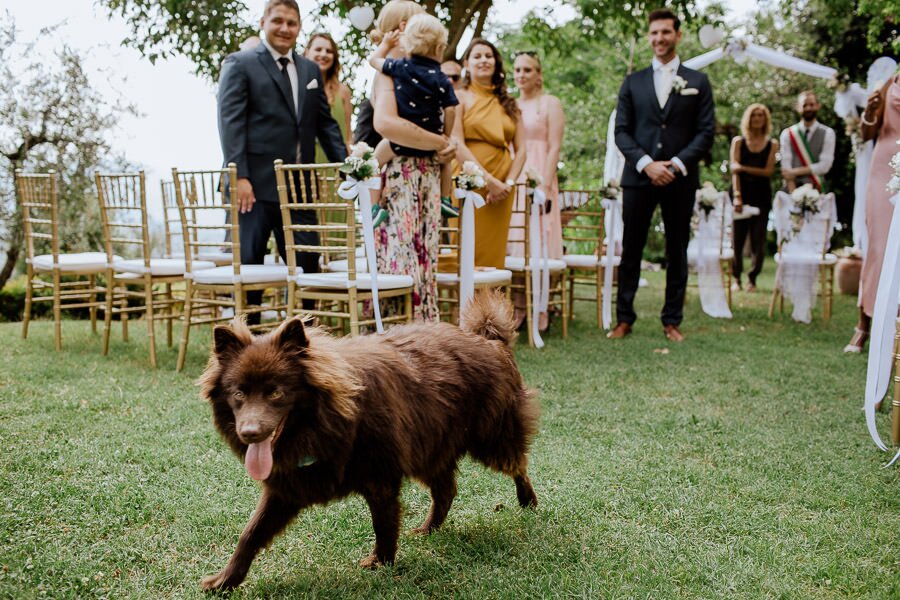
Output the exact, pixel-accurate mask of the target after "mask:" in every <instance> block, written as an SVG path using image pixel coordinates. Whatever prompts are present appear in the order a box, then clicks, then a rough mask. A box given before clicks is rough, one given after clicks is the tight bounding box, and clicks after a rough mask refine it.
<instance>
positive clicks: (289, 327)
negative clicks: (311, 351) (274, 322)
mask: <svg viewBox="0 0 900 600" xmlns="http://www.w3.org/2000/svg"><path fill="white" fill-rule="evenodd" d="M275 339H276V343H277V344H278V346H280V347H281V348H283V349H286V350H287V349H294V350H305V349H306V348H307V347H309V338H308V337H306V330H305V329H304V328H303V321H302V320H301V319H300V317H294V318H293V319H290V320H288V321H285V323H284V325H282V326H281V328H280V329H279V330H278V333H277V334H276V336H275Z"/></svg>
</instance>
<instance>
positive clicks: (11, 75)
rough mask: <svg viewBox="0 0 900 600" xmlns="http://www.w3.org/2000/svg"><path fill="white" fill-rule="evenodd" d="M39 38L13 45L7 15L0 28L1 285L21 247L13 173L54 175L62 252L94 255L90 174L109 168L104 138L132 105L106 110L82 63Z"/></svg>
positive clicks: (96, 237)
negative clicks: (50, 48) (45, 46)
mask: <svg viewBox="0 0 900 600" xmlns="http://www.w3.org/2000/svg"><path fill="white" fill-rule="evenodd" d="M52 33H53V31H52V29H51V30H47V29H45V30H43V31H41V32H40V33H39V35H38V40H36V41H35V42H32V43H30V44H23V43H18V41H17V40H16V34H15V23H14V22H13V20H12V18H11V17H9V18H8V19H7V20H6V23H5V25H4V26H3V27H2V28H0V79H2V81H4V82H5V83H4V85H3V87H2V88H0V224H2V227H0V229H2V235H3V240H2V243H3V246H4V247H5V251H6V259H5V263H4V264H3V267H2V269H0V287H3V284H4V283H6V281H7V280H8V279H9V277H10V276H11V275H12V272H13V269H14V267H15V266H16V264H17V262H18V260H19V258H20V254H21V249H22V235H23V232H22V224H21V210H20V208H21V207H20V206H19V204H18V198H17V197H16V194H15V186H14V178H15V171H16V169H23V170H26V171H46V170H48V169H54V170H56V171H57V173H58V174H59V177H60V185H59V201H60V215H61V224H62V227H61V233H60V237H61V241H62V246H61V248H62V249H63V251H70V250H86V249H89V248H93V249H97V248H98V247H99V245H100V220H99V214H98V206H97V201H96V199H94V200H93V201H90V199H91V198H94V197H93V180H92V179H91V177H92V172H93V170H94V169H96V168H98V166H100V165H103V164H110V163H111V162H113V161H112V159H111V157H110V146H109V142H108V139H107V135H108V133H109V132H110V130H111V129H112V128H113V127H115V125H116V124H117V122H118V117H119V115H121V114H122V113H123V112H126V111H133V109H132V108H131V107H130V106H127V105H119V104H111V103H110V102H109V100H107V98H106V97H105V96H104V95H102V94H101V93H100V92H98V91H97V90H96V89H94V87H93V86H92V85H91V82H90V78H89V77H88V75H87V73H86V72H85V70H84V67H83V64H84V57H83V56H81V55H80V54H79V53H78V52H76V51H75V50H73V49H71V48H69V47H68V46H65V45H63V46H61V47H60V48H59V49H58V50H56V51H54V52H52V53H50V52H46V51H43V50H42V49H41V48H40V47H39V46H38V41H45V40H46V39H48V38H49V37H50V36H51V35H52Z"/></svg>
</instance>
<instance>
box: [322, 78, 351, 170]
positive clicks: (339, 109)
mask: <svg viewBox="0 0 900 600" xmlns="http://www.w3.org/2000/svg"><path fill="white" fill-rule="evenodd" d="M331 116H332V117H334V120H335V121H337V124H338V127H340V129H341V139H342V140H346V139H347V131H346V129H347V125H346V123H345V122H344V101H343V100H342V99H341V97H340V95H338V96H336V97H335V99H334V104H332V105H331ZM327 162H331V161H329V160H328V156H327V155H326V154H325V150H323V149H322V146H320V145H319V141H318V140H316V163H327Z"/></svg>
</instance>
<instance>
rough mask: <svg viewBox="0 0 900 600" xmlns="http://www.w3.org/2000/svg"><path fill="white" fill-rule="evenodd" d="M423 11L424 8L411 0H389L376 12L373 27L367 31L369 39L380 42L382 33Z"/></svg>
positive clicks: (382, 36)
mask: <svg viewBox="0 0 900 600" xmlns="http://www.w3.org/2000/svg"><path fill="white" fill-rule="evenodd" d="M423 12H425V9H424V8H422V7H421V6H419V5H418V4H416V3H415V2H413V1H412V0H391V1H390V2H388V3H387V4H385V5H384V8H382V9H381V12H380V13H378V18H377V19H376V20H375V28H374V29H372V31H370V32H369V39H370V40H372V42H374V43H376V44H380V43H381V40H383V39H384V34H386V33H390V32H391V31H394V30H395V29H399V28H400V23H402V22H403V21H409V19H410V17H412V16H414V15H417V14H419V13H423Z"/></svg>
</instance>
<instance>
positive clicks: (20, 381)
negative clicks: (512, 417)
mask: <svg viewBox="0 0 900 600" xmlns="http://www.w3.org/2000/svg"><path fill="white" fill-rule="evenodd" d="M648 277H649V278H650V282H651V285H650V287H649V288H644V289H642V290H641V291H640V292H639V293H638V313H639V315H640V317H641V318H640V320H639V321H638V322H637V324H636V327H635V332H634V335H632V336H631V337H630V338H628V339H626V340H622V341H617V342H612V341H609V340H607V339H605V337H604V335H603V333H602V332H601V331H600V330H598V329H597V328H596V326H595V323H594V320H593V317H592V315H593V308H592V307H590V306H588V305H584V306H582V307H580V308H579V309H578V312H577V319H576V321H575V322H574V323H573V326H572V327H571V329H570V332H569V339H568V340H565V341H564V340H562V339H561V338H560V335H559V323H558V322H557V323H554V325H553V331H552V333H551V335H549V336H547V341H548V344H547V347H546V348H545V349H544V350H542V351H537V350H531V349H528V348H525V347H524V345H520V347H519V350H518V359H519V364H520V366H521V369H522V371H523V373H524V376H525V379H526V381H527V382H528V383H529V384H530V385H532V386H534V387H535V388H538V389H539V390H540V399H539V401H540V404H541V406H542V410H543V414H542V422H541V428H540V433H539V435H538V437H537V438H536V441H535V443H534V446H533V449H532V454H531V476H532V480H533V482H534V486H535V489H536V490H537V493H538V496H539V498H540V506H539V507H538V509H537V510H536V511H523V510H521V509H519V508H518V505H517V503H516V500H515V491H514V486H513V484H512V482H511V481H510V480H509V479H507V478H505V477H502V476H499V475H497V474H494V473H489V472H487V471H485V470H484V469H482V468H481V466H480V465H478V464H475V463H473V462H471V461H468V460H466V461H464V462H463V463H462V464H461V466H460V471H461V473H460V477H459V496H458V497H457V499H456V501H455V503H454V506H453V509H452V510H451V512H450V517H449V519H448V522H447V523H446V525H445V526H444V527H443V529H442V530H440V531H439V532H437V533H435V534H433V535H431V536H428V537H417V536H411V535H404V536H402V537H401V540H400V551H399V554H398V557H397V562H396V564H395V565H394V566H393V567H388V568H382V569H379V570H378V571H375V572H372V571H364V570H361V569H359V568H358V567H357V566H356V563H357V561H358V560H359V559H360V558H362V557H363V556H365V555H366V554H367V553H368V552H369V550H370V549H371V546H372V543H373V540H374V534H373V532H372V529H371V524H370V521H369V515H368V512H367V510H366V508H365V504H364V502H363V501H362V500H361V499H359V498H352V499H349V500H345V501H341V502H338V503H335V504H332V505H330V506H328V507H326V508H314V509H310V510H308V511H306V512H304V513H301V515H300V517H299V518H298V520H297V521H296V522H295V523H294V524H293V525H292V526H291V527H290V528H289V529H288V531H287V533H286V534H285V535H283V536H281V537H279V538H277V539H276V541H275V542H274V543H273V544H272V546H271V547H270V548H269V549H268V550H267V551H265V552H263V553H262V554H261V555H260V556H259V558H258V559H257V560H256V562H255V563H254V565H253V568H252V569H251V571H250V575H249V577H248V579H247V581H246V582H245V584H244V585H243V586H242V588H240V590H239V591H238V592H236V593H235V594H233V597H236V598H280V597H302V596H311V597H320V598H420V597H421V598H445V597H451V596H452V597H460V598H478V599H481V598H556V597H577V598H581V597H589V598H725V597H728V598H734V597H738V598H846V597H863V598H877V599H884V598H900V558H898V557H900V554H898V551H897V536H898V532H900V485H898V484H900V471H898V469H896V468H892V469H882V468H881V466H882V464H883V463H884V462H885V461H886V460H887V458H888V457H889V455H887V454H885V453H882V452H879V451H878V450H877V449H876V448H875V446H874V445H873V444H872V442H871V441H870V440H869V437H868V434H867V432H866V428H865V422H864V418H863V413H862V410H861V406H862V400H863V392H864V388H865V367H866V365H865V356H845V355H843V354H841V348H842V346H843V344H844V343H845V342H846V341H847V339H848V337H849V334H850V332H851V330H852V326H853V324H854V322H855V314H856V309H855V302H854V300H855V299H854V298H849V297H837V298H836V305H835V316H834V318H833V320H832V321H831V323H829V324H827V325H823V324H822V322H821V319H820V317H819V316H818V313H816V315H815V320H814V321H813V323H812V324H811V325H801V324H797V323H793V322H792V321H791V320H790V318H789V316H788V315H782V316H776V318H775V319H773V320H769V319H768V318H767V317H766V308H767V304H768V297H769V296H768V292H769V291H770V290H771V280H772V274H771V269H769V270H767V276H766V277H765V278H763V279H762V286H761V287H762V288H763V289H762V290H761V292H760V293H757V294H754V295H751V294H747V293H738V294H737V295H736V297H735V318H734V319H733V320H731V321H722V320H714V319H711V318H708V317H705V316H703V315H702V313H701V312H700V308H699V300H698V298H697V290H696V288H693V289H690V290H689V293H688V306H687V310H686V319H685V322H684V328H683V329H684V332H685V333H686V335H687V341H686V342H685V343H684V344H681V345H675V344H670V343H668V342H666V341H665V339H664V338H663V336H662V332H661V327H660V325H659V320H658V312H659V309H660V308H661V306H662V281H663V274H662V273H655V274H650V275H649V276H648ZM132 325H133V326H132V328H131V341H130V342H129V343H128V344H125V343H123V342H122V341H121V337H120V336H119V335H118V333H119V332H118V328H116V331H115V335H114V339H113V343H112V347H111V352H110V356H108V357H102V356H100V336H99V335H92V334H91V332H90V327H89V325H88V324H87V323H84V322H66V323H65V324H64V328H63V344H64V349H63V351H62V352H59V353H57V352H55V351H54V349H53V332H52V326H51V324H50V323H48V322H38V323H35V324H34V325H33V329H32V334H31V338H30V339H29V340H27V341H23V340H21V337H20V336H21V327H20V325H19V324H4V325H0V344H2V346H3V348H4V351H3V352H2V354H0V443H2V444H3V448H4V451H3V452H2V456H0V465H2V478H0V497H2V500H0V598H6V597H9V598H31V597H34V598H37V597H52V598H90V597H98V598H99V597H106V598H122V597H129V598H160V597H178V598H180V597H190V598H198V597H202V596H203V594H202V593H201V592H200V590H199V580H200V578H201V577H202V576H204V575H206V574H209V573H213V572H216V571H218V570H219V569H220V568H221V567H222V566H224V564H225V562H226V560H227V559H228V557H229V556H230V554H231V552H232V550H233V549H234V546H235V543H236V540H237V536H238V535H239V533H240V531H241V529H242V528H243V526H244V524H245V522H246V521H247V518H248V517H249V515H250V513H251V512H252V511H253V508H254V506H255V503H256V500H257V497H258V488H257V485H256V484H255V483H254V482H253V481H252V480H250V478H249V477H248V476H247V475H246V473H245V471H244V469H243V468H242V466H241V464H240V463H239V462H238V461H237V460H236V458H235V457H234V456H233V455H232V454H231V453H230V452H229V451H228V450H227V449H226V447H225V445H224V444H223V443H222V441H221V440H220V439H219V438H218V436H217V435H216V433H215V432H214V430H213V427H212V424H211V421H210V411H209V409H208V407H207V406H206V404H205V403H204V402H202V401H201V400H200V399H199V397H198V395H197V388H196V386H195V385H194V380H195V379H196V378H197V376H198V375H199V374H200V372H201V371H202V369H203V366H204V364H205V361H206V355H207V348H208V345H209V339H210V336H209V334H208V332H206V331H203V330H197V333H194V334H193V340H192V350H191V352H190V353H189V356H188V363H187V368H186V370H185V373H182V374H176V373H174V371H173V368H174V365H175V359H176V356H177V347H176V348H172V349H168V348H165V346H164V345H163V348H162V349H161V351H160V353H159V358H160V364H161V368H160V369H158V370H151V369H150V368H149V367H148V366H147V353H146V336H145V333H146V330H145V329H144V328H143V327H142V326H141V324H139V323H133V324H132ZM177 331H178V329H177V328H176V332H177ZM160 332H162V329H160ZM158 339H159V338H158ZM889 419H890V417H889V415H888V414H887V413H886V412H884V413H881V414H879V415H878V422H879V427H880V428H881V432H882V437H883V438H884V439H885V440H888V439H889V431H888V428H889ZM403 501H404V505H405V515H404V527H405V528H407V529H408V528H412V527H414V526H416V525H418V524H419V523H420V522H421V521H422V520H423V519H424V517H425V515H426V513H427V510H428V504H429V500H428V496H427V493H426V492H425V491H424V490H422V489H421V488H419V487H417V486H416V485H414V484H409V485H407V486H406V488H404V492H403Z"/></svg>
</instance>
